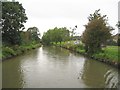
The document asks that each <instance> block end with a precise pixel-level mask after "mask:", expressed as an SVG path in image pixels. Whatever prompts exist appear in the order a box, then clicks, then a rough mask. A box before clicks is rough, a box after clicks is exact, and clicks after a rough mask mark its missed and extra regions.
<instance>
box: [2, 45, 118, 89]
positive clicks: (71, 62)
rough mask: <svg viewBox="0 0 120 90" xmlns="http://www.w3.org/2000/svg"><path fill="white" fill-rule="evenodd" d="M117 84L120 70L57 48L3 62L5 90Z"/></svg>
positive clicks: (35, 51) (113, 85)
mask: <svg viewBox="0 0 120 90" xmlns="http://www.w3.org/2000/svg"><path fill="white" fill-rule="evenodd" d="M0 65H1V64H0ZM117 84H118V69H116V68H114V67H111V66H109V65H106V64H103V63H101V62H98V61H95V60H92V59H88V58H86V57H84V56H81V55H79V54H76V53H73V52H70V51H69V50H66V49H63V48H59V47H54V46H51V47H40V48H38V49H35V50H32V51H29V52H27V53H26V54H23V55H20V56H18V57H15V58H12V59H10V60H6V61H3V63H2V87H3V88H96V87H97V88H105V87H106V88H110V87H116V86H117Z"/></svg>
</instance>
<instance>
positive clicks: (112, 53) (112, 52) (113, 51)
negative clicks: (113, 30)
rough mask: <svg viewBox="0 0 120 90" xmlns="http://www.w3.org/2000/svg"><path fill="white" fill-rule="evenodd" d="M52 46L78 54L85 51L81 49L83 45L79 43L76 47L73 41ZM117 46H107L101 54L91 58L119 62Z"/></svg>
mask: <svg viewBox="0 0 120 90" xmlns="http://www.w3.org/2000/svg"><path fill="white" fill-rule="evenodd" d="M54 45H57V46H61V47H64V48H66V49H69V50H74V51H76V52H78V53H81V54H85V50H84V47H83V44H82V43H80V44H78V45H75V44H74V41H69V43H68V41H66V42H61V43H57V44H56V43H54ZM118 48H119V49H120V47H118V46H107V47H105V48H103V52H98V53H95V54H93V57H95V58H99V59H104V60H110V61H112V62H120V59H118V57H119V56H120V54H119V53H118Z"/></svg>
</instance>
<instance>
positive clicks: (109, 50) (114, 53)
mask: <svg viewBox="0 0 120 90" xmlns="http://www.w3.org/2000/svg"><path fill="white" fill-rule="evenodd" d="M104 50H105V52H104V53H105V55H106V57H107V58H109V59H110V60H113V61H118V62H120V60H119V59H118V55H119V54H118V47H117V46H107V47H106V48H105V49H104Z"/></svg>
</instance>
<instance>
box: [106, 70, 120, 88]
mask: <svg viewBox="0 0 120 90" xmlns="http://www.w3.org/2000/svg"><path fill="white" fill-rule="evenodd" d="M104 78H105V85H106V88H118V83H119V82H120V81H119V79H118V72H117V71H115V70H114V69H110V70H108V71H107V72H106V74H105V75H104Z"/></svg>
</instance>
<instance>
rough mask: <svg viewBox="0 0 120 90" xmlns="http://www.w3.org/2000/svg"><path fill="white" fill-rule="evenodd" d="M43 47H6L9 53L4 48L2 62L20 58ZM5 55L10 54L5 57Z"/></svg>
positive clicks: (38, 45) (37, 45)
mask: <svg viewBox="0 0 120 90" xmlns="http://www.w3.org/2000/svg"><path fill="white" fill-rule="evenodd" d="M38 47H41V44H34V45H27V46H14V47H4V48H5V49H7V50H8V51H6V50H4V49H3V48H2V61H4V60H7V59H10V58H13V57H16V56H19V55H21V54H23V53H26V52H27V51H30V50H32V49H36V48H38ZM3 53H8V54H6V55H3Z"/></svg>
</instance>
